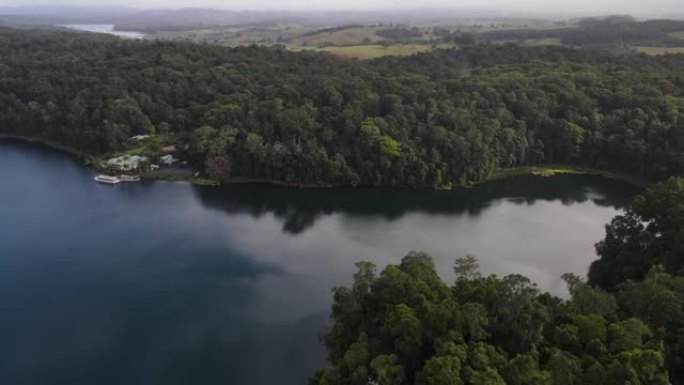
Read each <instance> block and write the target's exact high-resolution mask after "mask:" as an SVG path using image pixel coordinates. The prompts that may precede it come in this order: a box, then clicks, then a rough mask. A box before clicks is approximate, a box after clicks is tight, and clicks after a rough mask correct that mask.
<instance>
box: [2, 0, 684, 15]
mask: <svg viewBox="0 0 684 385" xmlns="http://www.w3.org/2000/svg"><path fill="white" fill-rule="evenodd" d="M58 4H60V5H61V4H64V5H86V6H93V5H96V6H99V5H101V6H125V7H135V8H183V7H202V8H221V9H233V10H283V9H288V10H296V11H302V10H400V9H418V8H433V9H434V8H457V9H478V10H498V11H510V12H532V13H535V12H539V13H548V12H553V13H556V12H570V13H601V14H656V15H667V14H678V15H682V14H684V0H337V1H334V0H333V1H331V0H143V1H141V0H0V6H32V5H49V6H55V5H58Z"/></svg>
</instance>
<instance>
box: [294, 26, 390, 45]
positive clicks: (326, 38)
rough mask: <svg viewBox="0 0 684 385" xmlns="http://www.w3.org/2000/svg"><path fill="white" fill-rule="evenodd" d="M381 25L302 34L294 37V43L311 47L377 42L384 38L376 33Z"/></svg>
mask: <svg viewBox="0 0 684 385" xmlns="http://www.w3.org/2000/svg"><path fill="white" fill-rule="evenodd" d="M378 29H379V27H374V26H369V27H354V28H347V29H342V30H339V31H332V32H321V33H317V34H315V35H308V36H301V37H298V38H296V39H294V40H293V41H292V42H291V44H293V45H302V46H303V45H306V46H309V47H312V48H313V47H318V46H321V45H335V46H342V45H353V44H362V43H364V42H367V43H377V42H379V41H381V40H383V38H382V37H380V36H378V35H376V34H375V32H376V31H377V30H378Z"/></svg>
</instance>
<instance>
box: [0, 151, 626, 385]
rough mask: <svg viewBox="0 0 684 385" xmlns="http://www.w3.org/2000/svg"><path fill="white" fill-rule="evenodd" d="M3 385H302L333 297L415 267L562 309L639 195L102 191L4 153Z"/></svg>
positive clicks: (52, 156) (80, 171)
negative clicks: (566, 276)
mask: <svg viewBox="0 0 684 385" xmlns="http://www.w3.org/2000/svg"><path fill="white" fill-rule="evenodd" d="M0 167H2V171H3V183H0V202H5V204H0V217H1V218H3V225H1V226H2V228H1V229H0V341H1V342H2V343H0V384H80V383H88V384H90V383H92V384H164V385H174V384H178V385H180V384H188V383H200V384H232V385H271V384H279V385H281V384H282V385H299V384H303V383H306V378H307V376H308V375H310V374H311V373H312V372H313V370H314V369H315V368H316V367H319V366H321V365H323V363H324V358H325V355H324V352H323V350H322V347H321V346H320V345H319V344H318V343H317V334H318V332H319V331H321V330H322V329H323V327H324V325H325V322H326V319H327V314H328V309H329V308H330V302H331V295H330V289H331V288H332V287H333V286H339V285H345V284H349V283H350V281H351V277H352V274H353V273H354V262H357V261H359V260H371V261H373V262H374V263H376V264H377V265H378V266H380V267H382V266H385V265H387V264H389V263H396V262H398V261H399V260H400V258H401V257H402V256H403V255H405V254H406V253H407V252H409V251H410V250H423V251H426V252H428V253H430V254H431V255H433V256H434V258H435V264H436V268H437V270H438V272H439V274H440V275H441V276H442V277H443V278H444V279H445V280H446V281H447V282H450V281H451V280H452V279H453V273H452V266H453V262H454V258H455V257H457V256H461V255H464V254H466V253H470V254H475V255H477V256H478V257H479V259H480V263H481V266H482V269H483V272H485V273H487V274H488V273H496V274H500V275H505V274H510V273H520V274H523V275H526V276H528V277H530V278H531V279H532V280H533V281H535V282H537V283H539V286H540V288H542V289H543V290H550V291H552V292H554V293H562V290H563V284H562V282H561V280H560V275H561V274H563V273H565V272H575V273H577V274H584V273H585V270H586V268H587V266H588V265H589V263H590V262H591V260H592V259H593V258H594V257H595V256H594V252H593V246H592V245H593V243H594V242H596V241H597V240H599V239H600V238H601V236H602V228H603V225H604V224H605V223H606V222H608V221H609V220H610V218H611V217H612V216H614V215H615V214H616V213H618V212H619V208H620V207H622V206H623V205H624V204H625V203H626V202H627V201H628V199H629V198H630V197H631V195H632V194H634V193H635V192H636V190H635V189H634V188H630V187H629V186H627V185H625V184H624V183H620V182H616V181H611V180H607V179H602V178H596V177H580V176H560V177H555V178H538V177H523V178H515V179H510V180H505V181H500V182H496V183H492V184H487V185H483V186H479V187H476V188H473V189H468V190H457V191H453V192H431V191H411V190H396V189H360V188H359V189H333V190H300V189H287V188H277V187H263V186H260V187H249V186H240V187H226V188H206V187H204V188H203V187H193V186H190V185H187V184H181V183H170V182H154V183H140V184H125V185H119V186H115V187H112V186H103V185H100V184H96V183H94V182H93V180H92V178H93V174H94V171H93V170H89V169H87V168H84V167H82V165H80V164H79V162H77V161H75V160H74V159H73V158H71V157H68V156H65V155H63V154H60V153H57V152H54V151H50V150H47V149H44V148H41V147H35V146H28V145H23V144H16V143H15V144H10V145H6V144H4V143H3V142H0Z"/></svg>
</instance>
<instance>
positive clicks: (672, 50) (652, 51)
mask: <svg viewBox="0 0 684 385" xmlns="http://www.w3.org/2000/svg"><path fill="white" fill-rule="evenodd" d="M632 48H633V49H634V50H636V51H637V52H640V53H645V54H647V55H652V56H657V55H667V54H684V47H639V46H634V47H632Z"/></svg>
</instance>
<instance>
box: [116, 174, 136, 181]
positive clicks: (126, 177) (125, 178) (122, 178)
mask: <svg viewBox="0 0 684 385" xmlns="http://www.w3.org/2000/svg"><path fill="white" fill-rule="evenodd" d="M119 180H120V181H121V182H140V176H139V175H119Z"/></svg>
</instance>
